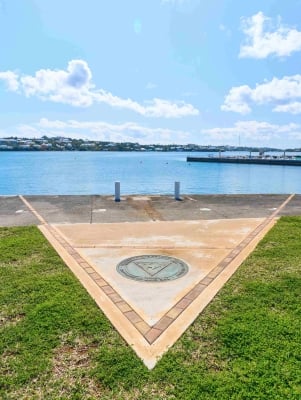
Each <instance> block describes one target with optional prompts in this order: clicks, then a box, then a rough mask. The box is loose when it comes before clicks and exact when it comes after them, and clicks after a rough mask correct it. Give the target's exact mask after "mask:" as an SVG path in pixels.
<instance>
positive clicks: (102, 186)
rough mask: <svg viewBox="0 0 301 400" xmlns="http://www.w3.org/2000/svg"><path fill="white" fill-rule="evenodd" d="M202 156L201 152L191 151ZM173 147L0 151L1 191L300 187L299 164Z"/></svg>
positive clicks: (204, 191) (299, 190)
mask: <svg viewBox="0 0 301 400" xmlns="http://www.w3.org/2000/svg"><path fill="white" fill-rule="evenodd" d="M192 154H193V155H194V156H198V155H199V156H204V155H206V153H192ZM188 155H191V154H188V153H180V152H178V153H172V152H166V153H165V152H164V153H163V152H162V153H160V152H155V153H153V152H145V153H142V152H0V195H16V194H113V193H114V182H115V181H120V183H121V195H123V194H172V193H173V190H174V182H175V181H180V182H181V193H183V194H184V193H186V194H233V193H237V194H240V193H241V194H247V193H301V167H291V166H274V165H239V164H218V163H216V164H215V163H187V162H186V157H187V156H188Z"/></svg>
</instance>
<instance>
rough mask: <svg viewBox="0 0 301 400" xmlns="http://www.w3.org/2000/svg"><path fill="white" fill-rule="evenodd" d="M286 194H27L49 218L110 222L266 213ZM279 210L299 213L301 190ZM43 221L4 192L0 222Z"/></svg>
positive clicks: (55, 219)
mask: <svg viewBox="0 0 301 400" xmlns="http://www.w3.org/2000/svg"><path fill="white" fill-rule="evenodd" d="M287 197H288V195H287V194H275V195H271V194H263V195H260V194H258V195H187V196H186V195H182V197H181V199H182V201H175V200H174V198H173V197H172V196H151V195H150V196H139V195H137V196H132V195H129V196H123V197H122V198H121V202H120V203H116V202H114V198H113V196H97V195H91V196H89V195H83V196H76V195H70V196H64V195H60V196H24V198H25V199H27V200H28V201H29V202H30V204H31V205H32V206H33V207H34V208H35V210H37V211H38V212H39V213H40V215H42V216H43V218H44V219H45V220H46V221H47V222H48V223H61V224H64V223H106V222H107V223H110V222H138V221H155V220H161V221H175V220H179V221H183V220H210V219H213V220H214V219H232V218H258V217H260V218H264V217H267V216H269V215H270V214H272V213H273V211H274V210H275V209H276V208H277V207H279V205H280V204H282V202H283V201H284V200H285V199H286V198H287ZM281 215H301V195H295V196H294V198H293V199H292V200H291V201H290V202H289V203H288V204H287V205H286V206H285V207H284V208H283V209H282V210H281V212H280V213H279V216H281ZM39 223H40V222H39V220H38V219H37V217H36V216H35V214H34V213H32V212H31V211H30V209H29V208H28V207H26V205H25V204H24V202H23V201H22V199H21V198H20V197H19V196H0V226H24V225H39Z"/></svg>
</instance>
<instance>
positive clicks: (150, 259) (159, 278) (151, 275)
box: [117, 255, 188, 282]
mask: <svg viewBox="0 0 301 400" xmlns="http://www.w3.org/2000/svg"><path fill="white" fill-rule="evenodd" d="M117 271H118V272H119V274H121V275H122V276H124V277H125V278H129V279H134V280H135V281H143V282H163V281H171V280H173V279H178V278H181V277H182V276H184V275H185V274H187V272H188V265H187V264H185V263H184V262H183V261H182V260H179V259H177V258H174V257H168V256H160V255H144V256H137V257H131V258H126V259H125V260H123V261H121V262H120V263H119V264H118V265H117Z"/></svg>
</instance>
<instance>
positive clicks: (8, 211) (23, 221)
mask: <svg viewBox="0 0 301 400" xmlns="http://www.w3.org/2000/svg"><path fill="white" fill-rule="evenodd" d="M38 224H39V220H38V219H37V218H36V217H35V216H34V215H33V214H32V213H31V212H30V211H29V210H28V208H27V207H26V206H25V204H24V203H23V201H22V200H21V199H20V198H19V197H18V196H7V197H6V196H1V197H0V226H24V225H38Z"/></svg>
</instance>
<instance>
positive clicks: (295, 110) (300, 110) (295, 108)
mask: <svg viewBox="0 0 301 400" xmlns="http://www.w3.org/2000/svg"><path fill="white" fill-rule="evenodd" d="M274 111H276V112H287V113H290V114H301V102H300V101H295V102H293V103H289V104H279V105H278V106H276V107H275V108H274Z"/></svg>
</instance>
